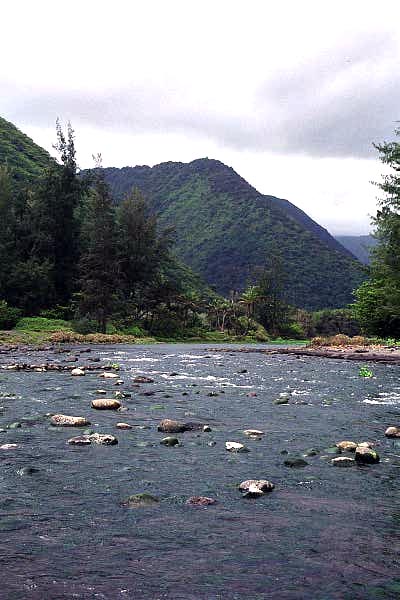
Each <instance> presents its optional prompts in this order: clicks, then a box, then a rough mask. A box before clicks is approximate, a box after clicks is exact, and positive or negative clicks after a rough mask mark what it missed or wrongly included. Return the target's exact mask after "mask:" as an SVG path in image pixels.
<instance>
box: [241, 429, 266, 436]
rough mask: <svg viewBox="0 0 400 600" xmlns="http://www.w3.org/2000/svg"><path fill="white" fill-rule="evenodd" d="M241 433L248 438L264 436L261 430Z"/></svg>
mask: <svg viewBox="0 0 400 600" xmlns="http://www.w3.org/2000/svg"><path fill="white" fill-rule="evenodd" d="M243 433H244V435H247V436H249V437H252V436H259V435H264V432H263V431H261V429H245V430H244V431H243Z"/></svg>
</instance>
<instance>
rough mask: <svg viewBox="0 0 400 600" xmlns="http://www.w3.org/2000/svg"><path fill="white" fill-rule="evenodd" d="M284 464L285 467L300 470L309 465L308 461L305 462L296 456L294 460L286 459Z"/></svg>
mask: <svg viewBox="0 0 400 600" xmlns="http://www.w3.org/2000/svg"><path fill="white" fill-rule="evenodd" d="M283 464H284V465H285V467H290V468H292V469H299V468H302V467H306V466H307V465H308V462H307V461H306V460H304V458H300V457H297V456H295V457H293V458H286V459H285V460H284V461H283Z"/></svg>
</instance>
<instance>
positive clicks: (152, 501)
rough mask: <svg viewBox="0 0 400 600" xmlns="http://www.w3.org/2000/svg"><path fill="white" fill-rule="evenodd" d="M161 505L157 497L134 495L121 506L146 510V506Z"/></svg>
mask: <svg viewBox="0 0 400 600" xmlns="http://www.w3.org/2000/svg"><path fill="white" fill-rule="evenodd" d="M158 503H159V500H158V498H156V496H152V495H151V494H146V493H143V494H133V496H129V497H128V498H126V499H125V500H123V501H122V502H121V505H122V506H124V507H126V508H144V507H146V506H154V505H156V504H158Z"/></svg>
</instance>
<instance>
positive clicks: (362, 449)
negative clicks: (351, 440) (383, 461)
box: [355, 446, 380, 465]
mask: <svg viewBox="0 0 400 600" xmlns="http://www.w3.org/2000/svg"><path fill="white" fill-rule="evenodd" d="M355 459H356V461H357V462H358V463H362V464H369V465H371V464H375V463H378V462H379V461H380V458H379V454H378V453H377V452H376V451H375V450H373V449H372V448H368V447H367V446H357V448H356V453H355Z"/></svg>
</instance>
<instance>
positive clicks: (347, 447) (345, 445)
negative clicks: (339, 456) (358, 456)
mask: <svg viewBox="0 0 400 600" xmlns="http://www.w3.org/2000/svg"><path fill="white" fill-rule="evenodd" d="M336 447H337V448H339V450H344V451H347V452H355V451H356V448H357V444H356V443H355V442H349V441H347V440H345V441H343V442H338V443H337V444H336Z"/></svg>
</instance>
